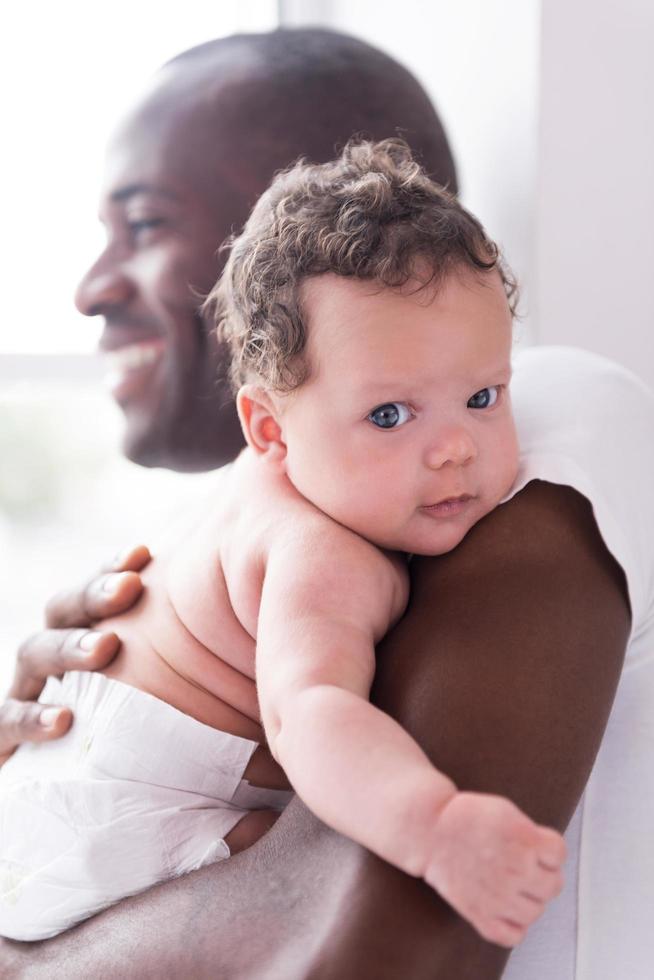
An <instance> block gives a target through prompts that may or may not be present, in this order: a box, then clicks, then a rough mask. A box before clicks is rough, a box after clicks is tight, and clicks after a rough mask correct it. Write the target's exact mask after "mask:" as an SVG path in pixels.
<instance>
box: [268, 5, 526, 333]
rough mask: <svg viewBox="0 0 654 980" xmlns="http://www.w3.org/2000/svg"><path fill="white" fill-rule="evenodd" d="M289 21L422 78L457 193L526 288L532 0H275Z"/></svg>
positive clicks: (285, 18) (288, 23)
mask: <svg viewBox="0 0 654 980" xmlns="http://www.w3.org/2000/svg"><path fill="white" fill-rule="evenodd" d="M280 6H281V15H282V18H283V21H284V23H285V24H287V25H289V26H290V25H300V24H303V25H306V24H321V25H323V26H329V27H334V28H336V29H338V30H342V31H346V32H348V33H351V34H356V35H357V36H359V37H361V38H363V39H365V40H367V41H370V43H371V44H375V45H377V46H378V47H380V48H382V49H383V50H385V51H387V52H388V53H389V54H391V55H393V56H394V57H396V58H397V59H398V61H400V62H402V63H403V64H404V65H406V66H407V68H409V69H410V70H411V71H412V72H413V74H414V75H416V76H417V78H419V80H420V81H421V82H422V83H423V85H424V86H425V88H426V90H427V91H428V93H429V95H430V96H431V98H432V101H433V102H434V104H435V105H436V107H437V108H438V111H439V114H440V116H441V118H442V120H443V122H444V123H445V126H446V129H447V132H448V136H449V138H450V141H451V144H452V147H453V150H454V153H455V157H456V160H457V163H458V168H459V177H460V184H461V188H462V199H463V201H464V203H465V204H466V206H467V207H469V208H470V209H471V210H472V211H474V212H475V213H476V214H477V215H478V216H479V218H480V219H481V220H482V221H483V222H484V224H485V225H486V228H487V229H488V231H489V233H490V234H491V235H492V236H493V237H495V238H496V239H497V240H498V241H499V242H500V243H501V244H502V245H503V247H504V250H505V253H506V256H507V258H508V260H509V262H510V264H511V265H512V267H513V268H514V270H515V271H516V272H517V274H518V276H519V278H520V280H521V282H522V285H523V290H522V292H523V304H522V306H523V309H524V311H525V314H526V316H525V321H524V324H523V329H522V332H523V334H524V336H525V338H526V339H528V338H529V337H530V336H531V334H532V318H531V306H532V303H531V293H532V280H533V276H534V270H533V243H534V241H535V228H534V221H535V203H536V177H537V137H538V124H537V109H538V51H539V33H540V32H539V19H540V2H539V0H431V2H424V0H402V2H400V3H398V2H396V0H378V2H374V0H359V2H352V0H349V2H346V0H282V3H281V5H280Z"/></svg>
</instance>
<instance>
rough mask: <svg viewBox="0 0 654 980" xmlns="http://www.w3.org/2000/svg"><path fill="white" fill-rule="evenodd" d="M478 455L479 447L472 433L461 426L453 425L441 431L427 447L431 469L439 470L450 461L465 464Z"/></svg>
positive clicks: (428, 462) (428, 464)
mask: <svg viewBox="0 0 654 980" xmlns="http://www.w3.org/2000/svg"><path fill="white" fill-rule="evenodd" d="M476 455H477V447H476V445H475V442H474V440H473V439H472V437H471V436H470V433H469V432H467V431H466V430H465V429H463V428H461V427H456V428H455V427H452V428H451V429H448V430H446V431H443V432H440V433H439V436H438V439H435V440H434V441H433V442H432V443H431V444H430V445H429V447H428V448H427V451H426V454H425V462H426V464H427V466H428V467H429V468H430V469H433V470H439V469H440V468H441V467H442V466H445V465H446V464H447V463H450V464H451V465H452V466H465V465H466V464H467V463H470V462H472V460H473V459H474V458H475V457H476Z"/></svg>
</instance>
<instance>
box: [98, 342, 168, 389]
mask: <svg viewBox="0 0 654 980" xmlns="http://www.w3.org/2000/svg"><path fill="white" fill-rule="evenodd" d="M165 349H166V342H165V341H164V340H163V339H162V338H160V337H149V338H147V339H145V340H139V341H133V342H131V343H127V344H123V345H122V346H120V347H115V348H113V349H112V350H108V349H105V350H104V351H103V356H104V361H105V365H106V374H105V384H106V386H107V387H108V388H109V391H110V392H111V394H112V395H113V397H114V398H115V399H116V400H117V401H125V400H127V399H129V398H131V397H133V396H134V395H136V394H138V392H139V391H140V390H142V389H143V387H144V386H145V385H146V383H147V381H148V379H149V377H150V375H151V373H152V370H153V368H154V367H155V366H156V365H157V364H158V363H159V361H160V360H161V359H162V357H163V356H164V353H165Z"/></svg>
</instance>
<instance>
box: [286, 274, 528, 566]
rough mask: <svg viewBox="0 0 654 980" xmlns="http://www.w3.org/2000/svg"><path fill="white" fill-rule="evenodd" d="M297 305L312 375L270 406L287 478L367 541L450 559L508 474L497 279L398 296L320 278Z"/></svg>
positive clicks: (457, 278)
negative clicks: (276, 409) (275, 407)
mask: <svg viewBox="0 0 654 980" xmlns="http://www.w3.org/2000/svg"><path fill="white" fill-rule="evenodd" d="M302 298H303V309H304V311H305V314H306V318H307V322H308V347H307V352H306V354H307V356H308V358H309V364H310V365H311V371H310V377H309V380H308V381H306V383H304V384H303V385H301V386H300V387H299V388H298V389H297V390H296V391H294V392H293V393H292V394H290V395H288V396H284V397H283V398H282V399H281V428H282V437H283V439H284V441H285V443H286V447H287V456H286V468H287V473H288V476H289V477H290V479H291V481H292V482H293V484H294V485H295V486H296V488H297V489H298V490H299V491H300V492H301V493H302V494H303V495H304V496H305V497H307V498H308V499H309V500H311V501H312V502H313V503H314V504H316V506H317V507H319V508H320V509H321V510H323V511H325V512H326V513H327V514H329V515H330V516H331V517H333V518H334V520H336V521H339V522H340V523H341V524H344V525H346V526H347V527H349V528H351V529H352V530H354V531H356V532H358V533H359V534H361V535H362V536H363V537H365V538H367V539H368V540H370V541H372V542H373V543H374V544H377V545H379V546H381V547H384V548H389V549H394V550H399V551H407V552H413V553H415V554H432V555H433V554H442V553H444V552H446V551H449V550H450V549H451V548H454V547H455V546H456V545H457V544H458V543H459V542H460V541H461V539H462V538H463V537H464V535H465V534H466V533H467V531H468V530H469V529H470V528H471V527H472V525H473V524H475V523H476V522H477V521H478V520H479V519H480V518H481V517H483V516H484V515H485V514H487V513H488V512H489V511H490V510H492V509H493V508H494V507H495V506H496V505H497V504H498V502H499V501H500V500H501V499H502V497H503V496H504V495H505V494H506V493H507V491H508V490H509V488H510V487H511V484H512V483H513V481H514V479H515V475H516V471H517V465H518V446H517V439H516V433H515V428H514V423H513V418H512V415H511V405H510V400H509V391H508V385H509V380H510V374H511V367H510V354H511V336H512V324H511V314H510V312H509V308H508V304H507V301H506V296H505V294H504V290H503V287H502V283H501V281H500V278H499V275H498V274H497V273H496V272H491V273H487V274H484V275H483V277H482V278H481V280H480V279H477V278H475V277H474V276H473V275H472V274H470V273H469V272H463V271H462V272H461V273H455V274H452V275H451V276H450V277H449V278H448V279H447V280H446V282H445V283H444V284H443V287H442V288H441V289H440V290H439V291H438V292H437V293H436V294H434V292H433V290H430V289H429V288H427V289H423V290H421V291H419V292H413V294H411V293H410V291H409V289H408V288H407V289H405V290H404V291H403V292H401V293H399V292H395V291H392V290H390V289H384V288H380V287H379V286H377V285H375V284H374V283H370V282H365V281H362V280H353V279H345V278H342V277H340V276H335V275H331V274H329V275H323V276H319V277H315V278H313V279H310V280H308V281H307V282H306V283H305V284H304V286H303V297H302Z"/></svg>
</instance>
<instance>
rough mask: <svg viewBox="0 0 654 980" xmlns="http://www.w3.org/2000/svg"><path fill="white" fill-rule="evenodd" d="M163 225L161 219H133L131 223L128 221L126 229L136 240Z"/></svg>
mask: <svg viewBox="0 0 654 980" xmlns="http://www.w3.org/2000/svg"><path fill="white" fill-rule="evenodd" d="M163 223H164V219H163V218H138V219H136V218H134V219H132V220H131V221H129V220H128V222H127V227H128V228H129V230H130V234H131V235H133V236H134V237H135V238H138V237H139V236H141V235H145V234H147V233H148V232H149V231H154V229H155V228H159V227H161V225H163Z"/></svg>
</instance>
